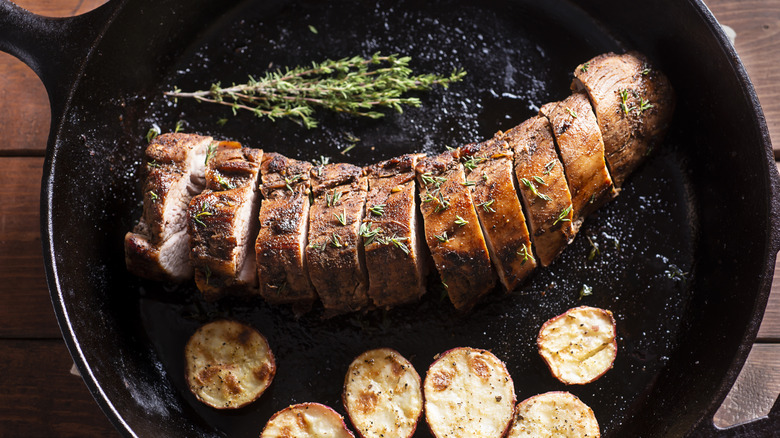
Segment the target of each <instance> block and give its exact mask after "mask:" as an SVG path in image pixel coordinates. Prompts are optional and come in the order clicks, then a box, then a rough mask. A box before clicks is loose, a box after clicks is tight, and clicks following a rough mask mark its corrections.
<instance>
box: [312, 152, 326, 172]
mask: <svg viewBox="0 0 780 438" xmlns="http://www.w3.org/2000/svg"><path fill="white" fill-rule="evenodd" d="M313 162H314V165H315V166H317V176H322V168H323V167H325V165H326V164H328V163H330V157H326V156H324V155H320V158H319V160H317V159H315V160H313Z"/></svg>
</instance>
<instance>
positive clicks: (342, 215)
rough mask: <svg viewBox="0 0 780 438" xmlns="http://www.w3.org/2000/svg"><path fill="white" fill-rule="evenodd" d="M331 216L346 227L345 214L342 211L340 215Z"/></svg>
mask: <svg viewBox="0 0 780 438" xmlns="http://www.w3.org/2000/svg"><path fill="white" fill-rule="evenodd" d="M333 216H335V217H336V220H337V221H339V223H340V224H341V225H344V226H346V225H347V212H346V211H345V210H342V211H341V214H336V213H333Z"/></svg>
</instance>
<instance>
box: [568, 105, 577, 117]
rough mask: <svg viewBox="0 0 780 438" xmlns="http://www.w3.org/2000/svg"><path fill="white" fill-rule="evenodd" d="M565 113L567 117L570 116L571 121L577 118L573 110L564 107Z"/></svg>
mask: <svg viewBox="0 0 780 438" xmlns="http://www.w3.org/2000/svg"><path fill="white" fill-rule="evenodd" d="M566 112H567V113H569V115H570V116H571V117H572V118H573V119H576V118H577V113H576V112H574V110H573V109H571V108H569V107H566Z"/></svg>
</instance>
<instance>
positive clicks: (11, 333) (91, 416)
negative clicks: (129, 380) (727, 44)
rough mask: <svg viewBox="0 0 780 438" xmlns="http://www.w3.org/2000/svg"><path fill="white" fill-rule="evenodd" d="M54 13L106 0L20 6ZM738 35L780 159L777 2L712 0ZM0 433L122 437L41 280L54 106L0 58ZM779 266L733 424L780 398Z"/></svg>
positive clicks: (731, 411) (20, 69) (733, 403)
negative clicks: (81, 370) (42, 199)
mask: <svg viewBox="0 0 780 438" xmlns="http://www.w3.org/2000/svg"><path fill="white" fill-rule="evenodd" d="M17 3H19V4H20V5H21V6H23V7H25V8H27V9H30V10H32V11H34V12H37V13H40V14H43V15H51V16H69V15H76V14H80V13H83V12H86V11H89V10H91V9H93V8H95V7H96V6H97V5H99V4H101V3H103V0H19V1H18V2H17ZM706 3H707V4H708V5H709V6H710V7H711V8H712V10H713V12H714V14H715V16H716V17H718V19H719V20H720V21H721V23H723V24H725V25H728V26H730V27H731V28H732V29H734V30H735V31H736V33H737V38H736V47H737V51H738V53H739V54H740V56H741V57H742V60H743V61H744V63H745V66H746V67H747V70H748V72H749V74H750V76H751V78H752V80H753V82H754V84H755V86H756V89H757V91H758V95H759V98H760V99H761V102H762V104H763V106H764V113H765V115H766V119H767V123H768V125H769V130H770V133H771V135H772V138H774V139H776V140H775V152H776V156H777V157H778V158H780V0H764V1H757V0H756V1H746V0H707V1H706ZM0 77H2V78H3V81H2V82H1V83H0V138H2V139H3V140H4V141H3V142H2V143H0V176H2V184H0V303H2V304H0V321H2V322H1V323H0V388H1V389H0V437H5V436H13V437H17V436H19V437H22V436H24V437H56V436H79V437H86V436H118V433H117V432H116V431H115V430H114V429H113V427H112V426H111V424H110V423H109V422H108V420H107V419H106V417H105V416H104V415H103V413H102V412H101V411H100V409H99V408H98V406H97V404H96V403H95V402H94V401H93V399H92V397H91V395H90V394H89V392H88V391H87V388H86V386H85V385H84V383H83V382H82V380H81V378H80V377H77V376H75V375H73V374H71V372H70V370H71V366H72V361H71V358H70V355H69V354H68V351H67V349H66V348H65V344H64V343H63V341H62V337H61V334H60V331H59V328H58V326H57V322H56V320H55V318H54V313H53V311H52V307H51V304H50V302H49V293H48V291H47V288H46V280H45V278H44V270H43V259H42V255H41V237H40V233H39V211H38V210H39V193H40V180H41V173H42V169H41V167H42V165H43V155H44V150H45V147H46V139H47V136H48V131H49V122H50V116H49V104H48V99H47V97H46V92H45V91H44V89H43V86H42V84H41V83H40V81H39V80H38V79H37V78H36V76H35V75H34V74H33V73H32V71H30V70H29V68H27V67H26V66H25V65H23V64H22V63H21V62H19V61H17V60H16V59H14V58H12V57H11V56H10V55H6V54H3V53H0ZM778 276H780V270H778V271H776V273H775V277H774V279H775V282H774V283H775V284H774V285H773V287H772V296H771V298H770V300H769V305H768V307H767V310H766V314H765V316H764V320H763V323H762V325H761V329H760V331H759V334H758V339H757V340H756V343H755V345H754V346H753V350H752V351H751V353H750V356H749V358H748V361H747V364H746V366H745V368H744V369H743V372H742V374H741V375H740V377H739V380H738V381H737V384H736V385H735V387H734V389H733V390H732V392H731V394H730V395H729V397H728V398H727V399H726V402H724V404H723V407H722V408H721V410H720V411H719V412H718V414H717V415H716V417H715V422H716V424H718V425H724V426H725V425H728V424H733V423H736V422H741V421H745V420H749V419H751V418H755V417H758V416H761V415H763V414H765V413H766V412H767V411H768V409H769V407H770V406H771V404H772V402H773V401H774V400H775V398H776V397H777V395H778V393H780V280H778Z"/></svg>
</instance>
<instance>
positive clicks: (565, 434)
mask: <svg viewBox="0 0 780 438" xmlns="http://www.w3.org/2000/svg"><path fill="white" fill-rule="evenodd" d="M600 436H601V432H600V431H599V423H598V422H597V421H596V416H595V415H593V409H591V408H590V407H589V406H588V405H586V404H585V403H583V402H582V400H580V399H578V398H577V397H576V396H574V395H573V394H571V393H568V392H562V391H552V392H546V393H544V394H539V395H535V396H533V397H531V398H528V399H525V400H523V401H521V402H520V403H518V404H517V408H516V409H515V419H514V421H513V422H512V428H511V429H509V433H508V434H507V438H525V437H529V438H540V437H545V438H599V437H600Z"/></svg>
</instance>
